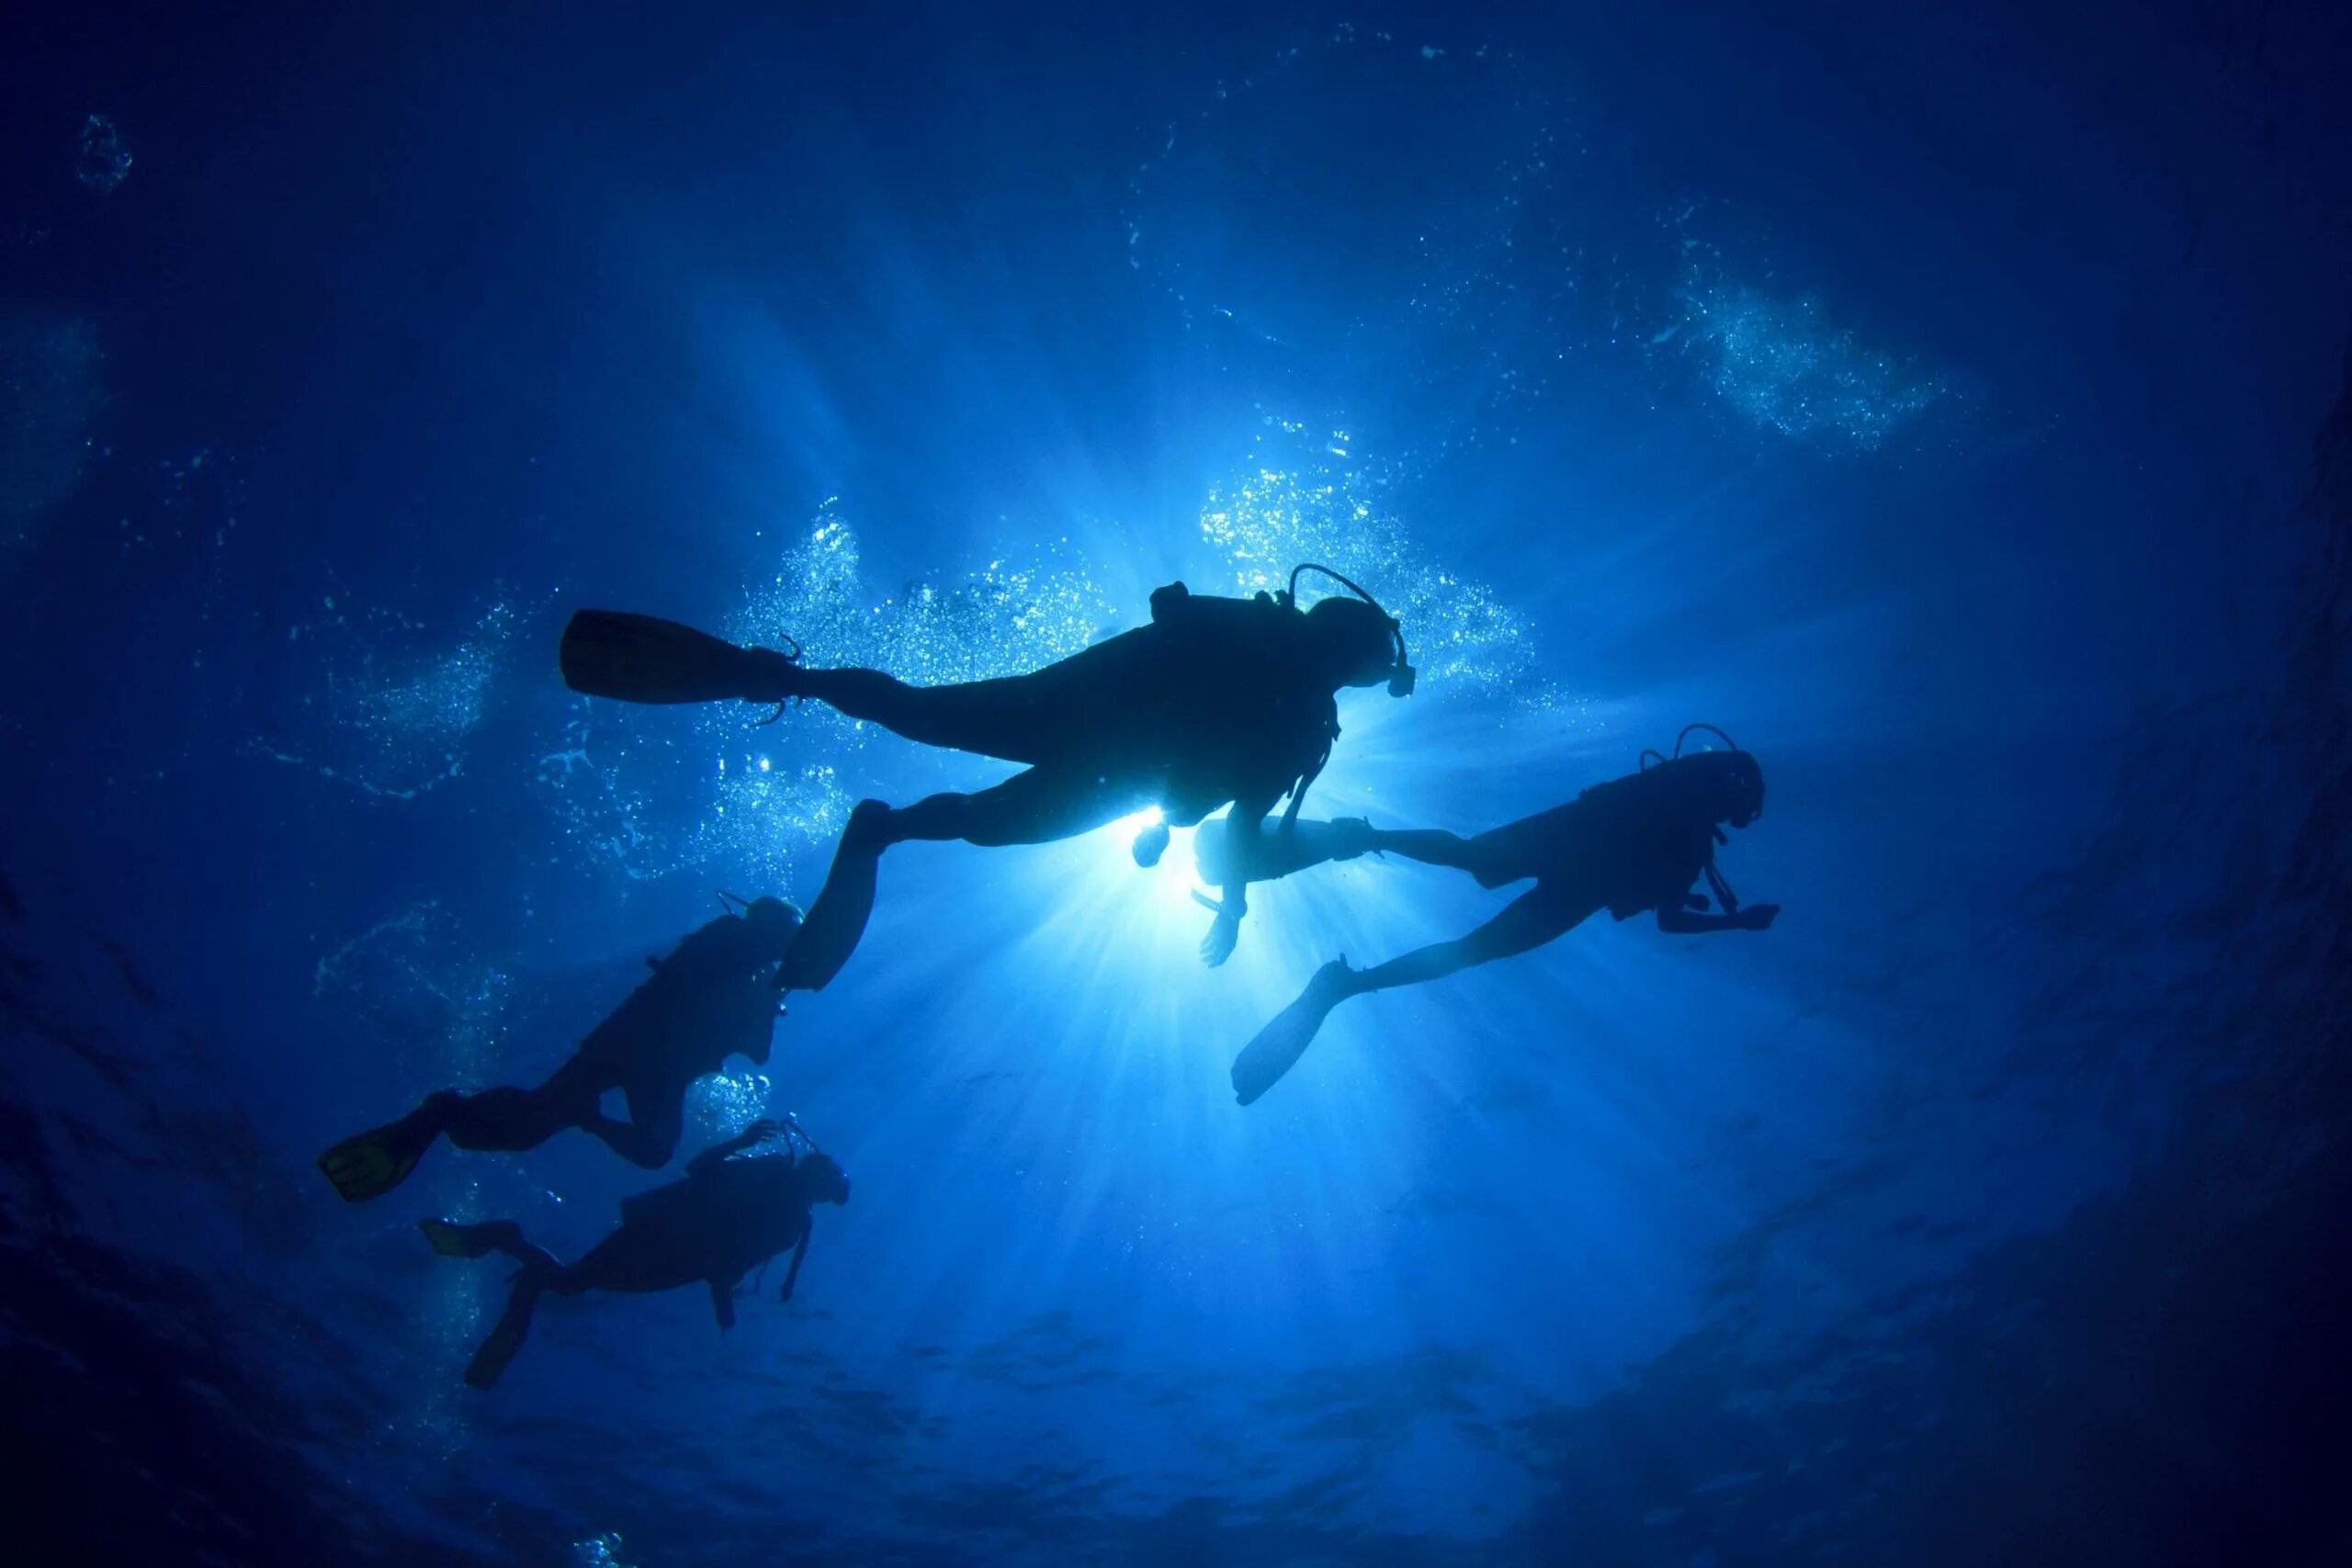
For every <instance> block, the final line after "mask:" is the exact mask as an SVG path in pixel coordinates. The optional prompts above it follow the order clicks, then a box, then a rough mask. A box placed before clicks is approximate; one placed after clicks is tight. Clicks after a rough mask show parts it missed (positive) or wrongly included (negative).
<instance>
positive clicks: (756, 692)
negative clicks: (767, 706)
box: [743, 645, 809, 703]
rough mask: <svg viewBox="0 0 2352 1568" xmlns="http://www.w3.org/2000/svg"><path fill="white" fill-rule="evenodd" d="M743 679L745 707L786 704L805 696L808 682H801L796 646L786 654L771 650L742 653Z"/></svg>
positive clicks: (745, 650) (798, 650)
mask: <svg viewBox="0 0 2352 1568" xmlns="http://www.w3.org/2000/svg"><path fill="white" fill-rule="evenodd" d="M743 677H744V679H743V687H744V689H743V700H744V701H745V702H747V703H786V702H789V701H791V700H792V699H793V698H795V697H805V696H807V695H808V694H809V691H808V682H805V681H803V680H802V679H801V674H800V649H799V648H798V646H797V645H796V646H795V647H794V648H793V649H792V650H791V651H790V652H789V653H787V652H785V651H783V650H782V649H774V648H747V649H744V650H743Z"/></svg>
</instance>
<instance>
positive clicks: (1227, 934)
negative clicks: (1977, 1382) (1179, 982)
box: [1201, 904, 1243, 969]
mask: <svg viewBox="0 0 2352 1568" xmlns="http://www.w3.org/2000/svg"><path fill="white" fill-rule="evenodd" d="M1242 913H1243V911H1241V910H1239V909H1237V908H1233V907H1232V906H1231V905H1230V904H1227V905H1223V906H1220V907H1219V908H1218V909H1217V912H1216V919H1214V920H1211V921H1210V922H1209V934H1208V935H1206V936H1204V937H1203V938H1201V962H1202V963H1204V964H1207V965H1208V966H1209V967H1210V968H1212V969H1214V968H1216V966H1217V965H1219V964H1223V963H1224V962H1225V961H1226V960H1227V959H1228V958H1230V957H1232V956H1233V946H1234V943H1236V942H1239V941H1240V940H1241V916H1242Z"/></svg>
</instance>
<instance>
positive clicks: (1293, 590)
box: [1274, 561, 1419, 697]
mask: <svg viewBox="0 0 2352 1568" xmlns="http://www.w3.org/2000/svg"><path fill="white" fill-rule="evenodd" d="M1309 571H1315V572H1320V573H1322V574H1323V575H1324V576H1325V577H1328V578H1329V579H1330V580H1331V581H1334V582H1336V583H1338V584H1339V585H1340V587H1342V588H1344V589H1346V590H1347V591H1348V592H1351V593H1352V594H1354V595H1355V596H1356V597H1357V598H1358V599H1361V600H1363V602H1364V603H1365V604H1369V605H1371V606H1372V609H1373V612H1374V614H1375V615H1378V616H1379V617H1380V618H1381V619H1382V620H1383V621H1385V622H1386V623H1387V626H1388V637H1389V640H1390V641H1391V642H1392V643H1393V644H1394V645H1395V653H1396V660H1395V662H1394V663H1393V664H1392V665H1391V666H1390V668H1389V673H1388V694H1389V695H1390V696H1392V697H1409V696H1411V695H1412V694H1413V687H1414V685H1415V683H1416V682H1417V681H1418V680H1419V675H1418V673H1417V672H1416V671H1415V670H1414V669H1413V666H1412V663H1411V661H1410V660H1408V658H1407V656H1406V652H1405V624H1404V623H1403V622H1402V621H1399V620H1398V619H1397V617H1396V616H1394V615H1390V614H1389V613H1388V612H1387V611H1386V610H1384V609H1382V608H1381V606H1380V601H1379V600H1377V599H1375V598H1374V597H1373V596H1372V595H1371V594H1369V593H1367V592H1364V591H1363V588H1361V587H1360V586H1358V585H1357V583H1356V581H1355V580H1354V579H1352V578H1348V577H1342V576H1340V574H1339V573H1338V572H1336V571H1333V570H1331V569H1330V568H1329V567H1328V566H1320V565H1317V563H1315V562H1313V561H1301V562H1300V563H1299V564H1298V565H1296V566H1295V567H1293V568H1291V571H1290V586H1289V587H1287V588H1285V589H1283V591H1282V592H1280V593H1277V594H1275V595H1274V602H1275V603H1276V604H1280V605H1282V606H1283V608H1284V609H1286V610H1295V609H1297V608H1298V579H1299V575H1300V574H1301V573H1302V572H1309ZM1316 608H1317V609H1318V610H1319V609H1321V608H1322V605H1321V604H1317V606H1316Z"/></svg>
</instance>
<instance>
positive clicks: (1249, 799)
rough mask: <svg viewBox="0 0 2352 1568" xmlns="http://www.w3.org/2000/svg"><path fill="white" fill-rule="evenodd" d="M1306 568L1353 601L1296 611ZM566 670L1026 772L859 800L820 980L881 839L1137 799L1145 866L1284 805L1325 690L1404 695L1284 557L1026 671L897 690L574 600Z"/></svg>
mask: <svg viewBox="0 0 2352 1568" xmlns="http://www.w3.org/2000/svg"><path fill="white" fill-rule="evenodd" d="M1308 571H1317V572H1322V573H1323V574H1324V575H1326V576H1329V577H1330V578H1332V579H1333V580H1334V581H1338V582H1340V584H1341V585H1342V586H1344V587H1346V588H1347V589H1349V590H1350V591H1351V592H1352V593H1353V594H1354V595H1355V597H1354V598H1340V597H1332V598H1327V599H1323V600H1320V601H1318V602H1317V604H1315V605H1314V607H1313V608H1311V609H1307V610H1301V609H1300V608H1299V607H1298V602H1297V590H1298V579H1299V576H1300V574H1301V573H1304V572H1308ZM562 658H563V673H564V680H565V682H567V683H569V684H570V685H571V688H572V689H573V690H574V691H578V692H585V693H588V694H591V695H596V696H607V697H617V698H620V699H622V700H624V701H629V702H647V703H683V702H717V701H724V700H727V699H730V698H741V699H743V700H746V701H750V702H759V703H775V704H777V705H782V704H784V703H786V702H787V701H793V700H797V699H811V700H814V701H817V702H821V703H826V704H829V705H831V706H832V707H834V708H836V709H838V710H839V711H841V712H842V713H844V714H846V715H848V716H850V717H852V718H857V719H864V720H867V721H870V722H872V723H875V724H878V725H881V726H882V727H883V728H886V729H889V730H891V731H893V732H894V733H896V734H899V735H902V736H904V737H906V738H907V739H910V740H913V741H917V742H920V743H921V744H923V745H926V746H944V747H947V748H949V749H951V750H959V751H974V752H978V753H979V754H980V755H982V756H986V757H996V758H1001V759H1002V760H1004V761H1011V762H1021V763H1025V764H1026V765H1027V767H1026V771H1025V772H1023V773H1015V774H1014V775H1013V776H1012V778H1009V779H1007V780H1005V781H1004V782H1003V783H1002V784H997V785H996V786H994V787H993V788H990V789H984V790H980V791H978V792H977V793H975V794H970V795H965V794H947V795H933V796H931V797H930V798H928V799H926V800H922V801H918V802H917V803H916V804H914V805H912V806H909V807H892V806H888V805H887V804H885V803H884V802H882V801H878V800H867V801H863V802H861V803H860V804H859V805H858V807H857V808H856V810H854V811H853V812H852V813H851V814H850V819H849V826H848V828H847V829H845V830H844V831H843V832H842V841H841V846H840V848H839V850H838V851H837V852H836V853H835V856H834V860H833V865H832V870H831V874H829V875H828V877H827V879H826V882H825V886H824V890H823V891H822V892H821V893H820V894H819V896H818V898H817V901H816V903H815V904H814V905H813V906H811V908H810V909H809V924H808V928H807V930H806V931H805V932H804V933H803V934H802V936H801V938H800V953H799V956H798V958H797V965H798V967H799V968H800V970H801V971H802V972H803V973H804V974H806V975H809V976H814V978H813V979H812V980H810V982H809V984H811V986H812V987H821V986H823V985H824V984H825V983H826V981H828V980H830V979H831V977H832V976H833V975H834V974H836V973H838V972H839V970H840V968H841V966H842V964H844V963H846V962H847V961H848V959H849V955H850V953H852V952H853V951H854V949H855V947H856V945H857V941H858V938H859V937H860V936H861V935H862V934H863V933H864V931H865V923H866V919H867V917H868V916H869V915H871V913H872V912H873V907H874V894H875V878H876V870H877V868H878V866H879V863H880V861H881V857H882V852H883V851H884V850H886V849H888V847H889V846H890V845H892V844H896V843H902V842H904V841H906V840H910V839H925V840H939V839H961V840H965V841H966V842H967V843H973V844H986V845H1003V844H1042V843H1050V842H1053V841H1054V840H1059V839H1068V838H1074V837H1076V836H1077V835H1079V834H1080V833H1084V832H1087V831H1090V830H1091V829H1095V828H1099V827H1102V826H1103V825H1104V824H1105V823H1109V822H1115V821H1117V820H1118V819H1119V818H1122V817H1125V816H1128V815H1130V814H1131V813H1134V812H1136V811H1140V810H1143V809H1145V808H1147V807H1159V812H1160V816H1161V821H1160V823H1159V825H1158V826H1155V827H1153V828H1149V829H1145V831H1144V832H1143V834H1142V835H1141V836H1140V837H1138V838H1137V840H1136V845H1135V853H1136V860H1137V861H1138V862H1139V863H1143V864H1146V865H1148V864H1151V863H1153V862H1155V861H1156V860H1157V859H1158V858H1159V852H1160V851H1161V850H1162V849H1163V848H1164V847H1165V846H1166V844H1167V842H1168V829H1169V827H1170V826H1174V827H1191V826H1192V825H1193V824H1194V823H1196V822H1198V821H1200V820H1201V818H1204V817H1205V816H1207V815H1208V814H1209V813H1210V812H1212V811H1215V810H1216V809H1217V808H1218V807H1222V806H1225V805H1227V803H1230V804H1231V806H1232V812H1231V815H1232V818H1233V819H1234V820H1235V821H1237V822H1246V823H1250V824H1253V825H1254V824H1257V823H1260V822H1262V821H1263V820H1264V819H1265V818H1266V817H1267V815H1268V814H1269V813H1271V812H1272V810H1273V808H1274V806H1275V804H1276V803H1277V802H1278V801H1280V800H1281V799H1282V798H1283V796H1284V795H1288V796H1289V797H1290V807H1289V813H1288V815H1287V816H1286V817H1285V818H1284V821H1285V822H1287V821H1292V820H1295V818H1296V816H1297V813H1298V807H1299V804H1300V802H1301V801H1302V800H1303V799H1304V798H1305V796H1306V790H1307V787H1308V786H1309V785H1310V784H1312V783H1313V782H1314V780H1315V777H1316V775H1317V773H1320V772H1321V771H1322V768H1323V765H1324V763H1325V762H1326V761H1329V758H1330V754H1331V746H1332V743H1333V742H1334V741H1335V740H1336V739H1338V738H1339V733H1340V723H1339V707H1338V703H1337V701H1336V699H1337V695H1338V693H1339V691H1340V688H1341V687H1344V686H1373V685H1380V684H1384V683H1385V685H1386V686H1387V687H1388V689H1389V692H1390V694H1392V695H1396V696H1400V697H1401V696H1405V695H1408V694H1410V693H1411V691H1412V689H1413V669H1412V666H1411V665H1410V664H1409V663H1408V662H1407V660H1406V651H1405V637H1404V632H1403V630H1402V628H1401V627H1400V626H1399V625H1398V623H1397V620H1396V619H1395V617H1393V616H1391V615H1388V614H1387V613H1386V612H1385V611H1384V610H1383V609H1381V608H1380V606H1379V605H1378V604H1375V603H1374V601H1373V599H1372V596H1371V595H1370V594H1368V593H1366V592H1363V589H1361V588H1358V587H1357V586H1356V585H1355V584H1354V583H1352V582H1351V581H1348V580H1347V579H1345V578H1343V577H1340V575H1339V574H1338V573H1336V572H1333V571H1330V570H1329V569H1328V568H1324V567H1316V566H1302V567H1300V568H1298V569H1297V570H1295V571H1293V572H1292V573H1291V579H1290V587H1289V588H1288V589H1287V590H1285V591H1284V592H1282V593H1280V594H1269V593H1260V594H1259V595H1258V596H1257V597H1256V598H1254V599H1227V598H1216V597H1211V596H1208V595H1204V594H1194V593H1191V592H1187V591H1186V590H1185V588H1184V585H1183V584H1182V583H1181V582H1180V583H1170V585H1169V586H1167V587H1165V588H1161V589H1159V590H1157V591H1156V592H1153V594H1152V596H1151V624H1150V625H1149V626H1138V627H1136V628H1135V629H1134V630H1132V631H1127V632H1123V633H1121V634H1119V635H1118V636H1116V637H1109V638H1106V639H1104V640H1103V641H1102V642H1099V643H1096V644H1095V645H1094V646H1093V647H1091V648H1089V649H1085V650H1083V651H1082V652H1080V653H1076V654H1072V655H1071V656H1070V657H1069V658H1068V659H1065V660H1060V661H1059V662H1058V663H1055V664H1051V665H1048V666H1047V667H1046V668H1045V669H1043V670H1038V671H1032V672H1031V673H1029V674H1026V675H1015V676H1012V677H1009V678H1006V679H1002V680H994V681H974V682H965V683H963V684H960V685H951V686H928V687H926V686H910V685H908V684H906V683H905V682H901V681H899V680H897V679H895V678H894V677H892V676H889V675H886V674H884V673H882V672H881V671H877V670H812V669H809V667H807V666H805V665H803V664H801V663H800V662H799V649H797V648H795V649H792V650H791V651H790V652H778V651H776V650H775V649H741V648H737V647H735V646H734V645H733V644H731V643H727V642H722V641H720V640H719V639H718V638H716V637H708V636H706V635H705V634H703V633H700V632H696V631H694V630H691V629H690V628H687V627H684V626H678V625H676V624H675V623H673V622H669V621H662V620H657V619H655V618H653V617H650V616H644V615H623V614H618V613H616V612H612V611H605V610H583V611H581V612H580V613H579V614H578V615H574V616H573V617H572V619H571V625H570V626H567V627H566V628H565V629H564V637H563V654H562ZM1248 908H1249V900H1248V898H1247V897H1246V893H1245V885H1244V884H1243V883H1241V882H1233V883H1229V884H1227V886H1226V890H1225V898H1224V900H1223V902H1222V904H1220V905H1218V906H1216V921H1215V923H1214V924H1212V925H1211V927H1210V928H1209V934H1208V936H1207V937H1206V938H1205V939H1204V941H1203V942H1202V943H1201V956H1202V957H1203V958H1204V959H1205V960H1206V961H1207V962H1209V963H1210V964H1222V963H1224V962H1225V960H1226V958H1227V956H1228V955H1230V954H1231V953H1232V951H1233V944H1234V942H1235V940H1236V938H1237V937H1238V933H1239V931H1240V923H1241V917H1242V916H1243V915H1244V914H1245V913H1246V912H1247V911H1248Z"/></svg>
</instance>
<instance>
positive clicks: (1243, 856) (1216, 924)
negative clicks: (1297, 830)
mask: <svg viewBox="0 0 2352 1568" xmlns="http://www.w3.org/2000/svg"><path fill="white" fill-rule="evenodd" d="M1273 809H1274V802H1273V799H1272V796H1261V797H1259V798H1257V799H1255V800H1237V801H1235V802H1234V803H1233V809H1232V810H1230V811H1228V812H1227V813H1226V818H1225V830H1226V833H1227V836H1228V837H1227V842H1228V844H1230V845H1231V846H1233V848H1234V849H1236V850H1237V851H1239V852H1238V853H1236V854H1235V855H1234V856H1233V860H1232V863H1231V864H1230V865H1228V866H1227V867H1226V877H1225V897H1224V898H1223V899H1222V900H1220V901H1219V902H1217V903H1216V904H1213V905H1211V906H1210V907H1211V908H1214V909H1215V910H1216V919H1214V920H1212V921H1210V922H1209V934H1208V935H1206V936H1204V937H1203V938H1202V939H1201V961H1202V962H1203V963H1204V964H1208V965H1209V966H1210V967H1211V968H1215V967H1216V965H1218V964H1222V963H1224V962H1225V961H1226V960H1227V959H1228V958H1230V957H1232V956H1233V944H1234V943H1235V942H1238V941H1239V940H1240V939H1241V917H1242V916H1244V915H1246V914H1248V913H1249V912H1250V864H1251V863H1252V862H1254V861H1255V860H1256V859H1257V858H1258V856H1257V843H1258V835H1259V833H1260V832H1261V831H1262V830H1263V829H1264V826H1265V821H1266V818H1267V816H1268V814H1269V813H1271V812H1272V810H1273ZM1243 846H1248V848H1247V849H1244V848H1243ZM1203 902H1204V903H1206V902H1207V900H1205V899H1204V900H1203Z"/></svg>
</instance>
